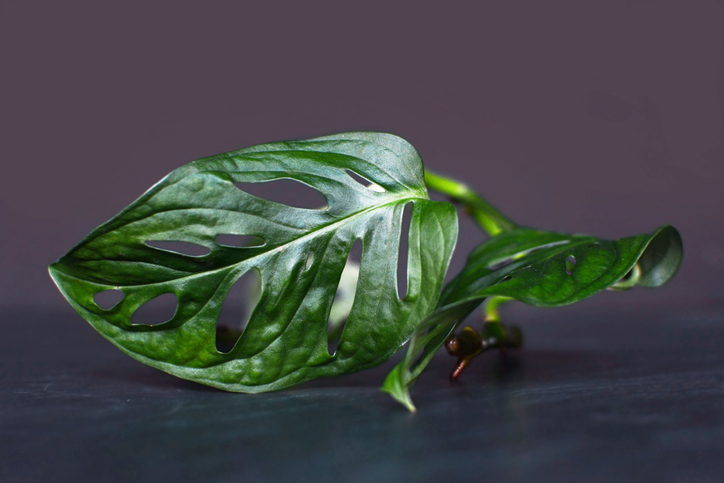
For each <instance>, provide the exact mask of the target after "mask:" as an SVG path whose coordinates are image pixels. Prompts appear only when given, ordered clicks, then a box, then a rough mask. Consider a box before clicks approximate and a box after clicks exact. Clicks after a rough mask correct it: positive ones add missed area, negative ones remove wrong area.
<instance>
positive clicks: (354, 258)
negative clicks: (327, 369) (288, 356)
mask: <svg viewBox="0 0 724 483" xmlns="http://www.w3.org/2000/svg"><path fill="white" fill-rule="evenodd" d="M361 259H362V240H360V239H357V240H355V242H354V244H353V245H352V248H351V249H350V251H349V255H347V261H346V262H345V264H344V270H342V276H341V277H340V278H339V282H338V283H337V292H336V293H335V295H334V302H333V303H332V310H330V312H329V320H328V321H327V349H328V350H329V355H330V356H333V355H334V354H335V352H337V346H338V345H339V341H340V339H341V338H342V332H344V326H345V324H346V323H347V317H348V316H349V312H350V311H351V310H352V305H353V304H354V297H355V294H356V292H357V279H358V278H359V262H360V260H361Z"/></svg>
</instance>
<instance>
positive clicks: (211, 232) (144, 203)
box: [49, 133, 457, 392]
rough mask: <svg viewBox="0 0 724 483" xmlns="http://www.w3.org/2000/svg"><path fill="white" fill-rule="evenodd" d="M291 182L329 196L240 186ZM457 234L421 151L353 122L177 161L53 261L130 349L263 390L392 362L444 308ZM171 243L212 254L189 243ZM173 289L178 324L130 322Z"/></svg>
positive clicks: (187, 372)
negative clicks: (347, 286) (298, 201)
mask: <svg viewBox="0 0 724 483" xmlns="http://www.w3.org/2000/svg"><path fill="white" fill-rule="evenodd" d="M350 173H352V174H354V175H356V176H359V177H361V178H364V179H365V180H367V181H369V182H371V183H372V184H370V185H369V186H366V185H365V184H363V183H361V182H359V181H358V180H356V179H355V178H353V176H352V174H350ZM283 178H286V179H292V180H296V181H298V182H300V183H303V184H306V185H308V186H311V187H312V188H314V189H316V190H318V191H319V192H320V193H321V194H322V195H324V197H325V198H326V201H327V204H328V206H326V207H324V208H321V209H304V208H295V207H292V206H287V205H284V204H280V203H277V202H274V201H270V200H266V199H263V198H260V197H257V196H252V195H250V194H248V193H247V192H245V191H242V190H241V189H240V188H239V187H237V186H235V184H234V183H262V182H265V181H272V180H278V179H283ZM408 203H413V205H414V207H413V210H412V218H411V221H410V229H409V233H401V227H402V215H403V209H404V207H405V205H407V204H408ZM221 235H224V236H228V235H231V236H242V235H243V236H247V237H260V238H261V239H262V241H261V243H254V244H249V245H247V246H229V245H225V244H220V243H217V237H219V236H221ZM402 236H408V237H409V250H408V266H407V273H408V284H407V286H408V293H407V295H406V296H405V297H404V298H403V299H400V297H399V296H398V294H397V281H396V273H397V263H398V252H399V245H400V239H401V237H402ZM357 239H361V240H362V245H363V253H362V259H361V263H360V269H359V278H358V282H357V288H356V294H355V298H354V302H353V305H352V307H351V310H350V311H349V317H348V319H347V323H346V325H345V328H344V331H343V333H342V336H341V340H340V343H339V345H338V347H337V350H336V352H335V353H334V354H330V353H329V350H328V344H327V323H328V320H329V317H330V310H331V307H332V303H333V301H334V297H335V292H336V291H337V288H338V283H339V281H340V276H341V274H342V270H343V268H344V266H345V262H346V260H347V256H348V254H349V251H350V249H351V247H352V245H353V244H354V242H355V240H357ZM456 239H457V215H456V213H455V208H454V207H453V206H452V205H451V204H449V203H446V202H433V201H430V200H429V198H428V196H427V190H426V188H425V184H424V179H423V168H422V163H421V161H420V158H419V156H418V154H417V152H416V151H415V150H414V148H413V147H412V146H411V145H410V144H409V143H407V142H406V141H404V140H403V139H401V138H399V137H396V136H393V135H390V134H380V133H345V134H339V135H333V136H326V137H322V138H316V139H311V140H307V141H299V142H282V143H271V144H264V145H260V146H254V147H251V148H247V149H242V150H239V151H234V152H230V153H226V154H220V155H217V156H212V157H209V158H204V159H200V160H198V161H194V162H192V163H190V164H188V165H186V166H183V167H181V168H179V169H177V170H176V171H174V172H172V173H171V174H169V175H168V176H167V177H166V178H164V179H163V180H161V181H160V182H159V183H158V184H156V185H155V186H153V187H152V188H151V189H150V190H149V191H148V192H146V193H145V194H144V195H143V196H141V198H139V199H138V200H137V201H135V202H134V203H132V204H131V205H130V206H128V207H127V208H126V209H124V210H123V211H122V212H121V213H119V214H118V215H117V216H116V217H114V218H113V219H111V220H110V221H108V222H107V223H105V224H103V225H101V226H100V227H98V228H96V229H95V230H93V231H92V232H91V233H90V234H89V235H88V236H87V237H86V238H85V239H84V240H83V241H82V242H81V243H80V244H78V245H77V246H76V247H74V248H73V249H72V250H71V251H70V252H69V253H68V254H67V255H66V256H64V257H63V258H61V259H60V260H59V261H58V262H56V263H54V264H53V265H51V266H50V269H49V270H50V274H51V276H52V278H53V280H54V281H55V283H56V284H57V286H58V288H59V289H60V291H61V292H62V293H63V295H64V296H65V297H66V298H67V299H68V301H69V302H70V304H71V305H72V306H73V307H74V308H75V309H76V310H77V311H78V313H79V314H80V315H81V316H82V317H84V318H85V319H86V320H87V321H88V322H90V324H91V325H93V327H95V328H96V329H97V330H98V331H99V332H100V333H101V334H102V335H103V336H105V337H106V338H108V339H109V340H110V341H111V342H113V343H114V344H115V345H116V346H118V347H119V348H120V349H121V350H122V351H124V352H126V353H127V354H129V355H130V356H132V357H134V358H136V359H138V360H139V361H141V362H144V363H146V364H149V365H151V366H153V367H156V368H159V369H162V370H164V371H166V372H169V373H171V374H174V375H176V376H179V377H182V378H185V379H190V380H193V381H197V382H200V383H203V384H207V385H210V386H215V387H218V388H221V389H225V390H230V391H241V392H260V391H267V390H274V389H280V388H284V387H288V386H291V385H293V384H297V383H300V382H302V381H306V380H309V379H313V378H317V377H322V376H333V375H337V374H343V373H348V372H354V371H358V370H361V369H365V368H368V367H371V366H374V365H377V364H380V363H382V362H383V361H385V360H387V359H388V358H389V357H390V356H391V355H392V354H393V353H394V352H396V351H397V350H398V349H399V347H400V346H401V345H402V344H404V342H405V341H406V340H407V339H408V338H409V337H410V335H411V334H412V332H413V331H414V329H415V328H416V327H417V326H418V325H419V323H420V322H421V321H422V320H423V319H424V318H425V317H426V316H427V315H428V314H429V313H430V312H431V311H432V310H433V309H434V307H435V306H436V304H437V301H438V298H439V295H440V291H441V288H442V280H443V279H444V276H445V272H446V270H447V267H448V263H449V261H450V257H451V254H452V251H453V248H454V245H455V242H456ZM152 242H153V243H152ZM167 242H185V243H186V244H193V245H196V246H197V248H199V249H201V248H204V250H198V252H193V253H179V252H176V251H174V250H173V249H171V248H168V247H169V246H170V245H168V246H167V245H164V243H167ZM153 245H155V246H153ZM193 245H192V246H193ZM249 270H256V271H258V272H259V274H260V275H261V281H262V289H261V295H260V298H259V303H258V305H257V306H256V308H255V310H254V311H253V313H252V315H251V317H250V320H249V322H248V324H247V326H246V328H245V330H244V332H243V333H242V334H241V337H240V339H239V341H238V342H237V344H236V346H235V347H234V348H233V349H232V350H231V351H230V352H228V353H222V352H219V351H218V350H217V349H216V345H215V341H216V337H215V335H216V323H217V320H218V317H219V312H220V310H221V307H222V303H223V301H224V298H225V297H226V294H227V292H228V291H229V289H230V288H231V287H232V285H233V284H234V282H235V281H236V280H238V279H239V278H240V277H241V276H242V275H244V274H245V273H246V272H248V271H249ZM109 289H114V290H120V291H122V292H123V293H124V295H125V296H124V297H123V299H122V300H121V301H120V302H118V304H117V305H115V306H113V307H111V308H109V309H108V310H104V309H103V308H101V307H99V306H98V305H96V303H95V302H94V296H95V294H97V293H99V292H103V291H106V290H109ZM166 293H172V294H174V295H175V296H176V297H177V300H178V306H177V309H176V312H175V315H174V316H173V317H172V318H171V319H170V320H168V321H167V322H164V323H161V324H158V325H136V324H132V323H131V317H132V315H133V314H134V312H135V311H136V310H137V309H139V307H141V306H142V305H144V304H145V303H146V302H148V301H150V300H152V299H154V298H156V297H158V296H160V295H163V294H166ZM345 312H346V309H345ZM345 315H346V313H345Z"/></svg>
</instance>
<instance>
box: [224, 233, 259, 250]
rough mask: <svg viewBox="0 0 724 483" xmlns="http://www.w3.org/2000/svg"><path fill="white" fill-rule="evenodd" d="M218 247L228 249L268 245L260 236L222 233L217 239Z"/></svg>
mask: <svg viewBox="0 0 724 483" xmlns="http://www.w3.org/2000/svg"><path fill="white" fill-rule="evenodd" d="M216 243H217V245H223V246H226V247H238V248H244V247H260V246H263V245H265V244H266V240H264V239H263V238H262V237H260V236H255V235H233V234H231V233H222V234H220V235H217V237H216Z"/></svg>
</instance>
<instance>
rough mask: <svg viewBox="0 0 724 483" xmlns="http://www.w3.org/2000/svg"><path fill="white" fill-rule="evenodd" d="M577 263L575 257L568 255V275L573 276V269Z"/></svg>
mask: <svg viewBox="0 0 724 483" xmlns="http://www.w3.org/2000/svg"><path fill="white" fill-rule="evenodd" d="M576 263H577V261H576V257H574V256H573V255H568V256H567V257H566V273H567V274H568V275H571V274H572V273H573V269H574V268H575V266H576Z"/></svg>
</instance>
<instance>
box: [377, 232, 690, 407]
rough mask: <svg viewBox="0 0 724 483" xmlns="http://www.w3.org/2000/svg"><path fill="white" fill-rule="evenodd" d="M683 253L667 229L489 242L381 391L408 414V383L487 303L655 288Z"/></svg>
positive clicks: (560, 300) (564, 300)
mask: <svg viewBox="0 0 724 483" xmlns="http://www.w3.org/2000/svg"><path fill="white" fill-rule="evenodd" d="M682 253H683V250H682V244H681V238H680V236H679V233H678V232H677V231H676V229H674V228H673V227H672V226H668V225H667V226H663V227H661V228H659V229H658V230H657V231H656V232H654V233H653V234H650V235H638V236H633V237H628V238H622V239H620V240H615V241H606V240H601V239H598V238H595V237H592V236H586V235H566V234H563V233H551V232H544V231H538V230H533V229H529V228H516V229H514V230H512V231H509V232H506V233H503V234H501V235H498V236H495V237H493V238H492V239H490V240H488V241H487V242H486V243H483V244H482V245H480V246H478V247H477V248H476V249H475V250H474V251H473V252H472V253H471V254H470V256H469V257H468V261H467V263H466V265H465V267H464V268H463V270H462V271H461V272H460V274H458V275H457V276H456V277H455V278H454V279H453V280H452V281H451V282H450V283H449V284H448V285H447V286H446V287H445V289H444V290H443V294H442V296H441V297H440V305H439V307H438V309H437V310H436V311H435V312H434V313H433V314H432V315H430V317H428V318H427V319H426V320H425V321H423V322H422V323H421V324H420V326H419V328H418V329H417V330H416V331H415V333H414V334H413V336H412V339H411V343H410V347H409V350H408V353H407V356H406V357H405V359H404V360H403V361H402V362H401V363H400V364H399V365H398V366H397V367H395V369H394V370H393V371H392V372H391V373H390V375H389V376H388V378H387V380H386V381H385V384H384V385H383V390H384V391H386V392H388V393H390V394H391V395H392V396H393V397H394V398H395V399H397V400H398V401H400V402H402V403H403V404H404V405H405V406H406V407H408V408H411V407H414V406H412V402H411V400H410V397H409V394H408V391H409V389H410V387H411V386H412V384H413V383H414V381H415V379H416V378H417V376H418V375H419V374H420V373H421V372H422V370H423V369H424V368H425V366H426V365H427V364H428V363H429V362H430V360H431V359H432V356H433V355H434V354H435V352H437V350H438V349H439V348H440V346H441V345H442V344H443V343H444V342H445V340H446V339H447V337H448V336H449V335H450V334H451V333H452V331H453V330H454V329H455V327H456V326H457V325H458V324H459V323H460V322H461V321H462V320H463V319H464V318H465V317H467V316H468V315H469V314H470V313H471V312H472V311H473V310H474V309H475V308H476V307H477V306H478V305H479V304H480V303H482V302H483V300H485V298H487V297H492V296H504V297H510V298H513V299H516V300H519V301H521V302H525V303H528V304H531V305H536V306H539V307H555V306H560V305H566V304H571V303H574V302H577V301H579V300H582V299H584V298H586V297H589V296H591V295H593V294H595V293H597V292H600V291H601V290H604V289H607V288H615V287H617V286H625V287H626V288H629V287H631V286H634V285H641V286H644V287H657V286H659V285H662V284H664V283H665V282H666V281H668V280H669V279H670V278H671V277H673V276H674V274H675V273H676V270H677V269H678V267H679V263H680V262H681V257H682ZM622 279H626V280H625V281H622Z"/></svg>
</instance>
